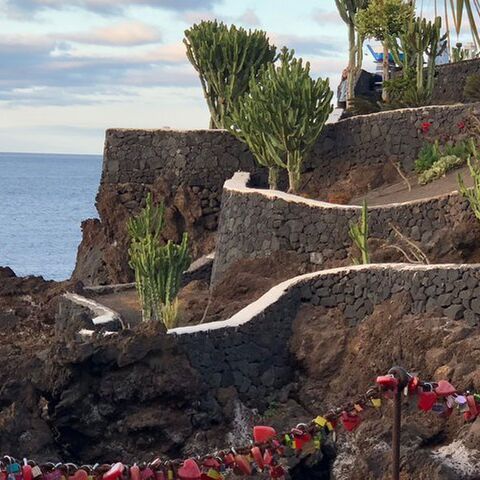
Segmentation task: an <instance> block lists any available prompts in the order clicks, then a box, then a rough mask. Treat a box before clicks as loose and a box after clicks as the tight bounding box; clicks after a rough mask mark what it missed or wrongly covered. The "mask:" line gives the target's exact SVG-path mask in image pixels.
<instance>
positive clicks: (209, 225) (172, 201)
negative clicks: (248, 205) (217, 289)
mask: <svg viewBox="0 0 480 480" xmlns="http://www.w3.org/2000/svg"><path fill="white" fill-rule="evenodd" d="M471 113H475V114H480V104H471V105H468V106H466V105H453V106H440V107H439V106H437V107H426V108H418V109H406V110H397V111H392V112H382V113H378V114H373V115H367V116H359V117H354V118H350V119H345V120H342V121H340V122H337V123H334V124H329V125H327V126H326V127H325V130H324V132H323V133H322V135H321V137H320V139H319V140H318V142H317V144H316V146H315V148H314V151H313V153H312V155H311V156H310V158H309V160H308V161H307V162H306V165H305V170H306V172H307V173H309V172H310V173H312V175H313V176H314V177H315V181H313V182H312V184H315V185H316V187H315V188H317V189H318V193H319V194H320V193H322V192H323V193H325V192H326V191H327V189H328V188H329V187H331V186H332V185H333V184H334V183H335V182H338V181H339V180H341V179H345V178H346V176H347V174H348V173H349V172H351V171H352V170H353V169H355V168H356V167H366V166H382V165H385V164H388V163H389V162H390V161H391V160H394V161H396V162H400V163H401V164H402V167H403V169H404V171H410V170H411V169H412V168H413V163H414V160H415V159H416V157H417V154H418V152H419V150H420V149H421V147H422V146H423V144H424V143H425V141H426V139H425V136H424V134H423V133H422V131H421V125H422V123H423V122H426V121H428V122H431V123H432V127H431V129H430V135H431V136H433V137H441V136H445V135H452V134H455V129H456V128H457V131H458V127H457V125H458V123H459V122H460V121H462V120H465V119H466V118H467V117H468V116H469V115H470V114H471ZM238 170H243V171H248V172H250V173H252V174H253V176H254V177H255V179H256V182H258V183H259V184H265V181H266V173H265V171H264V169H261V168H259V167H258V166H257V165H256V163H255V162H254V160H253V158H252V155H251V154H250V152H249V151H248V149H247V147H246V146H245V145H244V144H243V143H241V142H240V141H238V140H237V139H236V138H234V137H233V136H232V135H230V134H229V133H227V132H226V131H218V130H217V131H213V130H199V131H174V130H122V129H120V130H119V129H113V130H108V131H107V136H106V142H105V154H104V163H103V173H102V181H101V185H100V189H99V193H98V195H97V210H98V212H99V215H100V221H98V220H89V221H86V222H84V224H83V225H82V229H83V241H82V244H81V245H80V247H79V253H78V256H77V265H76V268H75V272H74V276H73V278H74V279H75V280H81V281H82V282H84V283H85V284H86V285H98V284H108V283H126V282H129V281H131V280H132V272H131V271H130V269H129V267H128V261H127V248H128V236H127V234H126V229H125V222H126V219H127V218H128V217H129V216H130V215H132V214H133V213H135V212H137V211H138V210H139V209H140V207H141V206H142V204H143V202H144V200H145V196H146V193H147V192H148V191H149V190H153V191H154V192H155V193H156V195H157V197H160V198H162V199H163V200H164V201H165V203H166V205H167V228H166V229H165V236H166V238H168V239H172V240H174V241H178V240H179V239H180V238H181V233H182V232H183V231H187V232H188V233H189V235H190V239H191V244H192V248H193V253H194V255H195V256H196V257H199V256H201V255H203V254H206V253H209V252H210V251H212V250H213V248H214V234H215V232H216V230H217V226H218V217H219V212H220V201H221V195H222V185H223V183H224V181H225V180H227V179H228V178H231V176H232V175H233V174H234V173H235V172H236V171H238Z"/></svg>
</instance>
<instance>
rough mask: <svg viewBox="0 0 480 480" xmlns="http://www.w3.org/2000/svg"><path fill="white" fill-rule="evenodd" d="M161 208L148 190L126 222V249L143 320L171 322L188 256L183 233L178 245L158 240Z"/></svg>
mask: <svg viewBox="0 0 480 480" xmlns="http://www.w3.org/2000/svg"><path fill="white" fill-rule="evenodd" d="M164 212H165V208H164V206H163V204H160V205H154V204H153V199H152V196H151V194H149V195H148V196H147V202H146V206H145V208H144V209H143V210H142V211H141V212H140V213H139V214H138V215H137V216H136V217H133V218H130V219H129V220H128V222H127V230H128V232H129V235H130V238H131V243H130V248H129V251H128V253H129V257H130V266H131V267H132V269H133V270H134V272H135V285H136V289H137V293H138V297H139V300H140V304H141V307H142V318H143V320H144V321H150V320H154V321H155V320H162V321H164V323H166V324H168V325H167V326H172V324H173V322H174V320H175V318H174V317H175V315H176V313H177V311H178V309H177V307H176V300H175V298H176V296H177V294H178V291H179V290H180V283H181V277H182V274H183V272H184V271H185V270H186V269H187V268H188V267H189V265H190V261H191V260H190V256H189V254H188V235H187V234H186V233H184V234H183V238H182V242H181V244H180V245H176V244H174V243H173V242H172V241H168V242H167V244H166V245H162V244H161V237H160V235H161V231H162V228H163V226H164V223H165V222H164Z"/></svg>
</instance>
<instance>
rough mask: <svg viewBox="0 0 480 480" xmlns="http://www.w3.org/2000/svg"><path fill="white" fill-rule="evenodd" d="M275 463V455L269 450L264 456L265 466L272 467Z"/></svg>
mask: <svg viewBox="0 0 480 480" xmlns="http://www.w3.org/2000/svg"><path fill="white" fill-rule="evenodd" d="M272 462H273V455H272V452H271V451H270V450H269V449H268V448H267V449H266V450H265V453H264V454H263V464H264V465H271V464H272Z"/></svg>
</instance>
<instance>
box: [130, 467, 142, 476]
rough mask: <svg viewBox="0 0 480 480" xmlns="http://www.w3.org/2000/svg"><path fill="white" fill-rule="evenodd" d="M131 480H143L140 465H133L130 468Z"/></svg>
mask: <svg viewBox="0 0 480 480" xmlns="http://www.w3.org/2000/svg"><path fill="white" fill-rule="evenodd" d="M130 480H142V476H141V474H140V468H139V467H138V465H133V466H132V467H130Z"/></svg>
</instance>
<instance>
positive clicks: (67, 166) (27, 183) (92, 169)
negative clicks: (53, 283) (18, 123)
mask: <svg viewBox="0 0 480 480" xmlns="http://www.w3.org/2000/svg"><path fill="white" fill-rule="evenodd" d="M101 169H102V156H101V155H56V154H26V153H0V266H9V267H11V268H12V269H13V270H14V271H15V273H16V274H17V275H21V276H25V275H41V276H43V277H44V278H45V279H49V280H50V279H51V280H65V279H67V278H69V277H70V275H71V273H72V271H73V268H74V267H75V258H76V254H77V248H78V245H79V243H80V240H81V230H80V223H81V221H82V220H85V219H87V218H94V217H98V214H97V211H96V209H95V195H96V193H97V190H98V186H99V182H100V174H101Z"/></svg>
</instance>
